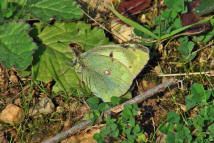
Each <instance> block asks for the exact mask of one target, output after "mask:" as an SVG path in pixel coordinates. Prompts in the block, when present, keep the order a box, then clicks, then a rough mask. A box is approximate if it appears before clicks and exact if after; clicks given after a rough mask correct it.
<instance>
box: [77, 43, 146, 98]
mask: <svg viewBox="0 0 214 143" xmlns="http://www.w3.org/2000/svg"><path fill="white" fill-rule="evenodd" d="M148 59H149V55H148V53H146V52H145V51H143V50H140V49H137V48H130V47H129V48H123V47H121V46H117V45H116V46H115V45H113V46H101V47H97V48H94V49H92V50H89V51H87V52H86V53H85V54H83V56H82V60H81V62H82V63H83V65H84V66H83V70H82V78H83V81H84V82H85V83H86V84H87V85H88V87H89V88H90V89H91V91H92V92H93V93H94V94H95V95H96V96H98V97H100V98H102V99H103V100H104V101H110V100H111V97H112V96H117V97H119V96H121V95H123V94H125V93H126V92H127V90H128V89H129V88H130V86H131V84H132V81H133V79H134V78H135V77H136V76H137V74H138V73H139V72H140V71H141V69H142V68H143V67H144V65H145V64H146V63H147V61H148Z"/></svg>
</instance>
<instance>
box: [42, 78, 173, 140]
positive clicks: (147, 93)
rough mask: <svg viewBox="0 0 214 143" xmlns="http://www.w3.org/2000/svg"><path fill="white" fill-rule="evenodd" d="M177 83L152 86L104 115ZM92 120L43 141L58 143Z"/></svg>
mask: <svg viewBox="0 0 214 143" xmlns="http://www.w3.org/2000/svg"><path fill="white" fill-rule="evenodd" d="M176 83H177V81H176V80H175V79H171V80H167V81H165V82H163V83H161V84H159V85H158V86H156V87H154V88H152V89H149V90H148V91H146V92H144V93H142V94H140V95H138V96H136V97H134V98H132V99H130V100H128V101H126V102H124V103H122V104H120V105H118V106H115V107H113V108H111V109H109V110H107V111H105V112H104V116H106V115H110V114H111V113H112V112H114V113H118V112H121V111H122V110H123V108H124V105H125V104H134V103H140V102H142V101H144V100H146V99H148V98H149V97H152V96H153V95H155V94H156V93H158V92H159V90H165V89H166V88H167V87H169V86H172V85H175V84H176ZM91 123H92V122H91V121H90V120H86V121H83V122H82V123H80V124H78V125H75V126H74V127H72V128H70V129H68V130H66V131H64V132H61V133H59V134H57V135H56V136H54V137H52V138H50V139H47V140H46V141H43V142H42V143H56V142H59V141H61V140H62V139H65V138H66V137H68V136H70V135H73V134H75V133H77V131H79V130H82V129H85V128H86V127H87V126H89V125H90V124H91Z"/></svg>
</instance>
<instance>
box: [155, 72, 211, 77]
mask: <svg viewBox="0 0 214 143" xmlns="http://www.w3.org/2000/svg"><path fill="white" fill-rule="evenodd" d="M202 74H204V75H207V76H211V74H210V72H209V71H208V72H193V73H175V74H159V75H158V76H161V77H173V76H187V75H202Z"/></svg>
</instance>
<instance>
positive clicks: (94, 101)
mask: <svg viewBox="0 0 214 143" xmlns="http://www.w3.org/2000/svg"><path fill="white" fill-rule="evenodd" d="M99 102H100V99H99V98H97V97H91V98H88V99H87V103H88V104H89V106H90V107H91V110H95V109H98V106H99V105H98V104H99Z"/></svg>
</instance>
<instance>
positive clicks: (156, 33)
mask: <svg viewBox="0 0 214 143" xmlns="http://www.w3.org/2000/svg"><path fill="white" fill-rule="evenodd" d="M186 1H188V0H179V1H178V0H165V1H164V3H165V5H166V6H167V9H166V10H164V11H162V13H161V14H160V15H158V16H157V17H156V18H155V19H154V20H153V25H154V27H155V29H152V28H151V27H149V26H148V25H140V24H138V23H137V22H135V21H133V20H131V19H128V18H126V17H124V16H123V15H121V14H120V13H118V12H117V11H116V10H115V9H113V8H112V7H110V9H111V11H112V12H113V13H114V14H115V15H116V16H117V17H119V18H120V19H121V20H122V21H124V22H125V23H127V24H129V25H131V26H133V27H134V28H135V29H134V32H135V34H136V35H137V36H139V37H141V38H142V39H144V40H146V41H147V42H148V43H149V44H148V43H146V42H142V43H141V44H143V45H145V46H151V42H152V41H154V40H157V41H158V42H159V43H160V42H161V41H163V40H166V39H169V38H173V36H176V34H178V33H180V32H182V31H184V30H186V29H188V28H190V27H192V26H194V25H197V24H201V23H204V22H207V21H210V22H211V24H212V26H213V25H214V24H213V20H214V19H213V16H210V17H208V18H206V19H203V20H201V21H199V22H197V23H194V24H191V25H188V26H185V27H182V25H181V22H180V18H179V14H181V13H186V12H187V7H186V6H185V2H186ZM213 36H214V34H213V30H211V31H210V32H209V34H203V35H200V36H195V37H196V38H195V39H197V37H200V38H198V39H201V40H200V41H203V42H204V43H206V42H208V41H210V40H211V38H212V37H213ZM183 40H184V39H183V38H180V39H179V41H183ZM184 42H185V43H182V44H181V45H180V47H179V48H178V51H179V52H180V53H181V55H182V58H183V59H184V60H186V61H191V60H192V59H193V58H194V57H195V56H196V54H197V53H193V54H192V51H193V48H194V45H195V44H194V43H193V42H191V41H190V40H189V39H187V40H185V41H184Z"/></svg>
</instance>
